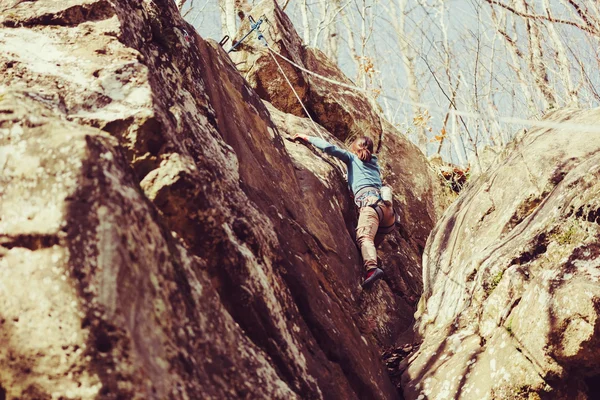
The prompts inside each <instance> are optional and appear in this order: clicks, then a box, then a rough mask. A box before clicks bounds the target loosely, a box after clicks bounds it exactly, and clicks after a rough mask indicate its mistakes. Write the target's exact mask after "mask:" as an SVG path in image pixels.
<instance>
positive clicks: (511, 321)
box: [504, 317, 514, 336]
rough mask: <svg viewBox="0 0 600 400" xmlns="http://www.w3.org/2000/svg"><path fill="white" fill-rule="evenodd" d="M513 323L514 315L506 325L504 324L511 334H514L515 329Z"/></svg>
mask: <svg viewBox="0 0 600 400" xmlns="http://www.w3.org/2000/svg"><path fill="white" fill-rule="evenodd" d="M512 323H513V319H512V317H510V318H509V319H508V321H507V323H506V325H504V328H505V329H506V332H508V334H509V335H510V336H513V335H514V334H513V329H512Z"/></svg>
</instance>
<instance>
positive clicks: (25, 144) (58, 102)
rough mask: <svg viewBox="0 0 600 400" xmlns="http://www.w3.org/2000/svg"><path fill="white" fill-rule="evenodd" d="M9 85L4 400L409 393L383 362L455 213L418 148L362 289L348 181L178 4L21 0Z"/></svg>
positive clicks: (402, 145)
mask: <svg viewBox="0 0 600 400" xmlns="http://www.w3.org/2000/svg"><path fill="white" fill-rule="evenodd" d="M315 62H316V61H315ZM327 68H330V67H327ZM0 72H1V74H0V91H1V94H0V168H1V169H0V171H2V173H1V175H0V193H1V197H0V275H1V279H0V282H1V284H0V289H1V290H0V337H1V338H2V343H3V346H2V348H1V349H0V359H1V360H2V363H0V397H7V398H36V399H45V398H81V399H92V398H94V399H96V398H101V399H134V398H135V399H167V398H173V399H179V398H182V399H185V398H191V399H197V398H203V399H228V398H249V399H250V398H251V399H258V398H268V399H290V398H303V399H319V398H326V399H335V398H339V399H393V398H396V397H397V393H396V388H395V387H394V386H393V385H392V384H391V382H390V380H389V378H388V376H387V373H386V371H385V369H384V367H383V366H382V363H381V360H380V359H379V354H378V353H379V347H378V345H379V346H382V345H386V344H391V343H393V342H394V340H395V339H396V338H397V336H398V335H399V333H400V332H402V331H404V330H406V329H407V328H408V327H409V326H410V324H411V315H410V314H411V313H412V307H411V306H410V304H408V301H407V299H408V298H409V297H410V296H412V295H416V294H418V293H419V292H420V290H421V280H420V276H419V270H418V265H419V261H420V252H419V247H420V246H423V245H424V243H425V239H426V237H427V234H428V229H430V228H431V227H433V223H434V222H435V219H436V212H437V211H438V210H436V208H435V204H434V202H433V200H432V195H433V191H434V189H433V188H432V185H433V184H432V183H431V182H432V180H431V179H430V176H429V174H428V172H427V164H426V162H424V161H423V162H422V161H421V160H424V158H423V157H422V155H420V153H418V150H416V148H415V147H414V146H412V145H410V144H409V143H408V142H406V141H405V140H404V139H402V138H400V137H398V138H395V137H393V135H390V139H389V141H390V143H391V141H392V140H396V141H397V142H398V143H399V146H397V147H396V148H395V150H391V148H392V147H391V144H390V149H389V150H386V151H387V152H388V154H390V157H388V160H389V161H388V162H389V163H391V164H390V165H388V167H387V169H386V170H387V171H388V173H389V176H390V178H389V179H390V181H391V182H392V183H394V186H395V188H396V194H397V195H398V199H399V202H400V205H401V208H400V209H399V211H400V216H401V220H402V222H403V224H402V226H403V229H402V231H401V235H398V236H396V237H394V238H392V239H391V240H390V241H388V243H386V245H385V246H387V249H388V252H389V253H390V254H391V255H390V257H391V258H390V259H392V258H394V257H395V260H396V261H395V263H394V264H391V263H390V264H389V265H390V267H389V274H388V276H389V277H388V278H387V279H388V280H387V283H381V284H379V285H378V286H377V287H376V288H375V290H373V291H371V292H369V293H363V292H362V291H361V290H360V288H359V286H358V284H359V282H360V279H361V276H362V267H361V265H360V255H359V253H358V251H357V249H356V246H355V245H354V241H353V239H352V231H353V227H354V224H355V218H356V216H355V214H354V209H353V206H352V204H351V202H350V199H349V194H348V189H347V188H346V185H345V184H344V182H343V179H342V176H341V173H340V171H339V170H338V169H337V168H336V167H335V165H334V164H332V163H331V160H330V159H327V158H324V157H323V156H322V155H319V154H311V149H309V148H308V147H306V146H303V145H300V144H297V143H293V142H291V141H289V140H285V137H286V136H289V135H291V134H293V133H294V132H297V131H305V130H306V129H307V120H306V119H301V118H299V117H296V116H294V115H291V114H287V113H285V112H282V111H279V110H277V109H276V108H273V107H272V106H270V105H268V104H265V103H264V102H263V100H262V99H261V98H260V97H259V96H258V95H257V93H256V92H255V91H254V90H253V88H252V87H251V86H249V84H248V83H247V82H246V81H245V80H244V78H243V77H242V76H241V75H240V73H239V72H238V71H237V70H236V69H235V66H234V64H233V63H232V62H231V60H230V59H229V57H228V56H227V55H226V54H225V52H224V51H223V50H222V49H220V48H219V47H218V46H217V45H216V44H215V43H213V42H207V41H204V40H203V39H202V38H200V37H199V36H197V35H196V34H194V33H193V28H192V27H191V26H189V25H188V24H187V23H185V22H184V21H183V19H181V17H180V16H179V13H178V11H177V9H176V7H175V5H174V3H173V2H171V1H167V0H155V1H153V2H138V1H134V0H120V1H112V2H108V1H106V0H76V1H75V0H74V1H65V2H56V1H53V0H38V1H35V2H21V1H18V0H13V1H9V2H3V3H2V4H1V5H0ZM336 79H339V77H337V78H336ZM311 90H312V89H311ZM313 92H314V91H313ZM259 93H260V91H259ZM308 98H309V99H310V98H311V97H310V96H309V97H308ZM344 98H345V97H344ZM312 101H313V102H315V103H316V102H317V100H312ZM341 103H343V104H345V102H344V101H341ZM347 103H348V104H350V103H351V101H350V100H348V102H347ZM315 109H316V108H315ZM351 109H354V108H351ZM284 111H286V110H284ZM332 115H333V113H332ZM373 115H375V114H373ZM342 117H343V118H342V119H344V120H345V121H350V119H348V118H347V116H345V115H342ZM322 122H323V124H324V125H325V128H327V129H331V130H332V131H333V133H334V134H335V136H337V137H341V136H340V133H339V132H338V131H336V129H333V128H330V127H328V124H327V123H326V122H325V121H324V120H323V121H322ZM370 123H373V124H376V123H379V121H377V122H373V121H371V122H370ZM323 134H324V135H326V137H328V138H329V139H330V140H334V137H333V136H331V135H330V134H329V133H328V132H327V131H325V130H323ZM386 135H387V134H386ZM386 143H387V142H386ZM392 155H393V156H394V157H395V156H397V157H404V158H405V161H404V162H406V164H402V162H403V161H400V162H398V163H397V164H392V163H393V161H392ZM401 166H402V168H401ZM413 167H414V170H413ZM400 171H402V174H400ZM394 174H395V175H394ZM421 178H426V179H425V180H424V181H421ZM413 211H414V213H413ZM417 211H418V212H417ZM419 213H420V214H419ZM386 260H387V259H386ZM386 260H384V262H385V261H386Z"/></svg>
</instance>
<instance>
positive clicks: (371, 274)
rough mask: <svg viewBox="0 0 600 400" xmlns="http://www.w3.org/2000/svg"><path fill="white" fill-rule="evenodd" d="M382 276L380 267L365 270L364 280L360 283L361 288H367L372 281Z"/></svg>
mask: <svg viewBox="0 0 600 400" xmlns="http://www.w3.org/2000/svg"><path fill="white" fill-rule="evenodd" d="M381 278H383V270H382V269H380V268H373V269H370V270H368V271H367V275H366V276H365V281H364V282H363V283H362V285H361V286H362V287H363V289H368V288H369V287H371V285H372V284H373V283H375V282H376V281H378V280H380V279H381Z"/></svg>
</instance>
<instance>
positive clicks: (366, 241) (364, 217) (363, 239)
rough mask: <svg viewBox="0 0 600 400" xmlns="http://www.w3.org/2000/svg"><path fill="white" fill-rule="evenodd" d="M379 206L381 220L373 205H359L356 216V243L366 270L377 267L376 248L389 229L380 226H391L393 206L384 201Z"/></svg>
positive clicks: (393, 220)
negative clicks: (358, 211)
mask: <svg viewBox="0 0 600 400" xmlns="http://www.w3.org/2000/svg"><path fill="white" fill-rule="evenodd" d="M379 208H380V209H381V215H382V218H381V221H380V220H379V215H377V211H375V209H374V208H373V207H361V208H360V213H359V216H358V225H357V226H356V243H357V244H358V247H360V253H361V254H362V258H363V263H364V266H365V268H366V269H367V271H368V270H370V269H373V268H377V249H376V246H378V245H379V244H380V243H381V242H382V241H383V238H384V237H385V235H386V233H389V230H386V229H382V230H380V229H379V228H380V227H383V228H385V227H393V226H394V222H395V218H394V208H393V207H392V206H386V205H385V204H384V203H380V206H379Z"/></svg>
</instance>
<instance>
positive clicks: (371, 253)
mask: <svg viewBox="0 0 600 400" xmlns="http://www.w3.org/2000/svg"><path fill="white" fill-rule="evenodd" d="M294 138H295V139H301V140H304V141H305V142H309V143H311V144H312V145H313V146H315V147H317V148H319V149H321V150H322V151H324V152H325V153H327V154H329V155H332V156H334V157H336V158H339V159H340V160H342V161H343V162H344V163H345V164H346V167H347V168H348V184H349V185H350V188H351V189H352V193H353V194H354V203H356V205H357V206H358V207H359V216H358V225H357V227H356V243H357V244H358V246H359V247H360V252H361V254H362V258H363V262H364V266H365V269H366V274H365V280H364V281H363V283H362V287H363V288H365V289H366V288H368V287H369V286H371V285H372V284H373V283H374V282H375V281H377V280H379V279H381V278H382V277H383V270H382V269H381V268H378V267H377V250H376V246H377V245H379V243H381V241H382V240H383V238H384V236H385V235H386V234H388V233H391V232H392V231H393V230H394V223H395V216H394V208H393V206H392V199H391V197H392V196H391V191H390V188H389V187H384V188H383V190H382V183H381V174H380V171H379V165H378V164H377V156H375V155H373V140H371V138H369V137H367V136H362V137H359V138H358V139H356V140H355V141H354V142H353V143H352V146H351V147H350V151H348V150H344V149H341V148H339V147H337V146H335V145H333V144H331V143H328V142H327V141H325V140H323V139H319V138H317V137H313V136H305V135H296V136H295V137H294ZM382 192H383V193H382ZM382 194H383V196H382ZM382 197H383V198H382Z"/></svg>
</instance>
